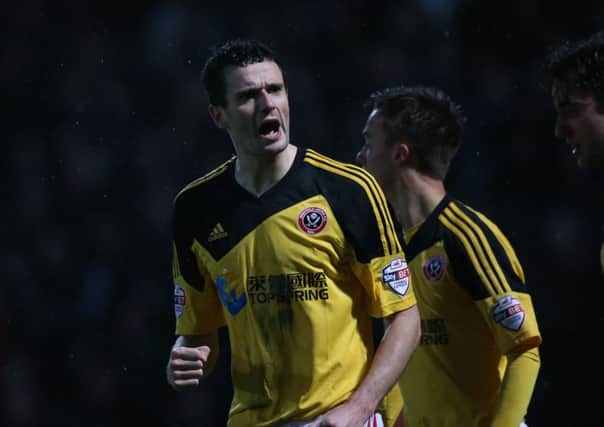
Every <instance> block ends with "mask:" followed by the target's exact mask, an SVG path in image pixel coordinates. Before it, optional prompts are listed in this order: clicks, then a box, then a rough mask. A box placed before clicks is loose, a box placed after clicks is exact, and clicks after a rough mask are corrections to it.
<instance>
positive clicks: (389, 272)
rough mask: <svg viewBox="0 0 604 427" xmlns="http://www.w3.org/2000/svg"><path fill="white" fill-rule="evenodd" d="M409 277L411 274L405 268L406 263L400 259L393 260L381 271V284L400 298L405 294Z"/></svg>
mask: <svg viewBox="0 0 604 427" xmlns="http://www.w3.org/2000/svg"><path fill="white" fill-rule="evenodd" d="M410 276H411V272H410V271H409V268H408V267H407V262H405V260H404V259H402V258H396V259H393V260H392V261H390V264H388V265H387V266H386V267H384V269H383V270H382V282H384V283H385V284H386V285H388V287H389V288H390V289H392V290H393V291H394V292H395V293H397V294H398V295H400V296H403V295H405V294H406V293H407V289H409V277H410Z"/></svg>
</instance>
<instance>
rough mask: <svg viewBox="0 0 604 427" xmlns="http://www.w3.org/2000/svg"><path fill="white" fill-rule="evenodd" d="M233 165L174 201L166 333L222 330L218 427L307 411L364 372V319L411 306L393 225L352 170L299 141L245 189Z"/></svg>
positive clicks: (348, 388) (367, 355)
mask: <svg viewBox="0 0 604 427" xmlns="http://www.w3.org/2000/svg"><path fill="white" fill-rule="evenodd" d="M234 165H235V158H233V159H231V160H230V161H228V162H226V163H225V164H223V165H222V166H220V167H219V168H217V169H216V170H214V171H213V172H211V173H210V174H208V175H206V176H205V177H203V178H200V179H199V180H197V181H194V182H192V183H191V184H189V185H188V186H187V187H185V188H184V189H183V190H182V191H181V192H180V193H179V195H178V196H177V197H176V200H175V206H174V261H173V271H174V283H175V288H174V289H175V290H174V292H175V312H176V334H178V335H189V334H203V333H208V332H211V331H214V330H216V329H217V328H220V327H221V326H224V325H226V326H227V327H228V330H229V339H230V344H231V355H232V359H231V373H232V379H233V387H234V396H233V401H232V404H231V409H230V412H229V422H228V425H229V426H231V427H236V426H251V425H253V426H268V425H275V424H279V423H283V422H286V421H291V420H306V419H312V418H314V417H316V416H318V415H319V414H321V413H323V412H325V411H326V410H328V409H329V408H331V407H333V406H335V405H337V404H339V403H341V402H343V401H344V400H346V399H347V398H348V397H349V396H350V394H351V393H352V392H353V391H354V390H355V388H356V387H357V386H358V385H359V383H360V382H361V380H362V378H363V377H364V375H365V373H366V371H367V368H368V367H369V363H368V362H369V361H370V360H371V358H372V356H373V343H372V330H371V317H383V316H388V315H390V314H393V313H395V312H398V311H401V310H404V309H407V308H409V307H411V306H412V305H414V304H415V296H414V294H413V291H412V289H411V286H410V277H409V270H408V268H407V264H406V262H405V259H404V255H403V251H402V249H401V244H400V241H399V239H398V237H397V228H398V226H397V224H396V223H395V222H394V221H393V219H392V215H391V212H390V209H389V206H388V204H387V202H386V200H385V197H384V195H383V193H382V191H381V190H380V188H379V187H378V185H377V183H376V181H375V180H374V179H373V177H371V175H369V174H368V173H367V172H365V171H363V170H362V169H360V168H358V167H356V166H353V165H349V164H344V163H339V162H336V161H334V160H331V159H329V158H327V157H325V156H323V155H321V154H318V153H317V152H315V151H312V150H304V149H301V148H298V152H297V154H296V158H295V160H294V162H293V164H292V166H291V168H290V170H289V171H288V173H287V174H286V175H285V176H284V178H283V179H282V180H281V181H280V182H279V183H277V184H276V185H275V186H274V187H272V188H271V189H270V190H268V191H267V192H266V193H264V194H263V195H262V196H260V197H256V196H254V195H252V194H250V193H248V192H247V191H245V190H244V189H243V188H242V187H241V186H239V185H238V184H237V183H236V181H235V175H234V169H235V168H234ZM398 231H400V229H399V230H398Z"/></svg>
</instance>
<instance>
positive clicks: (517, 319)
mask: <svg viewBox="0 0 604 427" xmlns="http://www.w3.org/2000/svg"><path fill="white" fill-rule="evenodd" d="M525 318H526V313H525V312H524V309H523V308H522V304H520V301H519V300H518V299H517V298H514V297H513V296H511V295H506V296H504V297H503V298H500V299H498V300H497V304H495V307H493V319H494V320H495V323H497V324H498V325H500V326H503V327H504V328H506V329H509V330H510V331H514V332H517V331H519V330H520V328H521V327H522V325H523V324H524V319H525Z"/></svg>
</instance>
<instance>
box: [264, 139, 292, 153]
mask: <svg viewBox="0 0 604 427" xmlns="http://www.w3.org/2000/svg"><path fill="white" fill-rule="evenodd" d="M288 145H289V141H288V140H287V139H285V138H284V139H280V140H277V141H274V142H271V143H270V144H266V145H264V146H263V147H262V152H263V153H271V154H279V153H281V152H282V151H283V150H285V149H286V148H287V146H288Z"/></svg>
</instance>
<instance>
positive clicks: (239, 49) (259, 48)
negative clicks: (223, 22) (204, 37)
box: [201, 39, 283, 106]
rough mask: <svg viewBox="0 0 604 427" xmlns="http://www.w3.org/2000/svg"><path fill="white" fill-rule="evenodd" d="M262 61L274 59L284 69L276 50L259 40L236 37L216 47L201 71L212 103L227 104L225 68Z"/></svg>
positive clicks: (202, 79)
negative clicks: (276, 55)
mask: <svg viewBox="0 0 604 427" xmlns="http://www.w3.org/2000/svg"><path fill="white" fill-rule="evenodd" d="M262 61H273V62H275V63H276V64H277V65H279V68H281V69H282V70H283V67H281V64H280V63H279V62H278V61H277V59H276V58H275V52H274V51H273V50H272V49H271V48H270V47H268V46H267V45H266V44H264V43H262V42H259V41H257V40H248V39H234V40H229V41H227V42H225V43H223V44H222V45H220V46H218V47H214V48H213V51H212V54H211V55H210V57H209V58H208V60H207V61H206V63H205V65H204V67H203V71H202V72H201V81H202V82H203V86H204V88H205V90H206V92H207V94H208V98H209V99H210V104H212V105H219V106H225V105H226V82H225V78H224V70H225V68H227V67H230V66H234V67H245V66H246V65H249V64H255V63H257V62H262Z"/></svg>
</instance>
